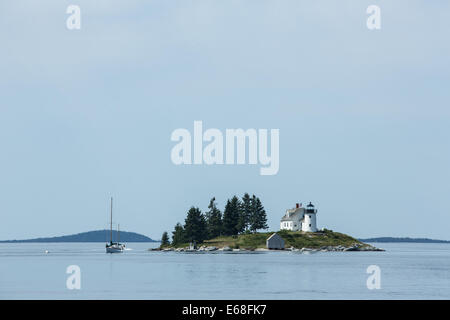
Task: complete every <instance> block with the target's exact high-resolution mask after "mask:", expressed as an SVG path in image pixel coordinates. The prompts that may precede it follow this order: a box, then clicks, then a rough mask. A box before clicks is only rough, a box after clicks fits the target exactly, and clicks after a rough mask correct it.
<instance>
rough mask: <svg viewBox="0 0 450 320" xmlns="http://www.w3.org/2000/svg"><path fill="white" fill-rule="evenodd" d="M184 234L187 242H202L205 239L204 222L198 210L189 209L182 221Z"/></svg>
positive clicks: (203, 217)
mask: <svg viewBox="0 0 450 320" xmlns="http://www.w3.org/2000/svg"><path fill="white" fill-rule="evenodd" d="M184 232H185V238H186V240H187V241H196V242H197V243H200V242H203V240H205V239H206V238H207V230H206V220H205V216H204V215H203V214H202V212H201V211H200V209H199V208H194V207H191V208H190V209H189V211H188V213H187V217H186V220H185V221H184Z"/></svg>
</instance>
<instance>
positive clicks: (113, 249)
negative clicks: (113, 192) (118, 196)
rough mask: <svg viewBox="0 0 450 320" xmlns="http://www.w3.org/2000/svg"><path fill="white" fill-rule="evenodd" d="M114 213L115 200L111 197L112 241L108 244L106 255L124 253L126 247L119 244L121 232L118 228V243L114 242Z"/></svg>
mask: <svg viewBox="0 0 450 320" xmlns="http://www.w3.org/2000/svg"><path fill="white" fill-rule="evenodd" d="M112 211H113V198H112V197H111V223H110V226H111V228H110V240H109V243H106V253H118V252H122V251H123V250H124V249H125V245H124V244H121V243H120V242H119V239H120V238H119V234H120V230H119V227H117V242H113V238H112V232H113V231H112Z"/></svg>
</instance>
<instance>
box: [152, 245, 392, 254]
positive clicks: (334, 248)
mask: <svg viewBox="0 0 450 320" xmlns="http://www.w3.org/2000/svg"><path fill="white" fill-rule="evenodd" d="M148 251H162V252H200V253H207V252H253V251H292V252H299V253H310V252H347V251H385V250H384V249H381V248H376V247H374V246H371V245H368V244H360V243H355V244H353V245H351V246H348V247H346V246H343V245H338V246H323V247H320V248H294V247H290V248H286V249H283V250H272V249H270V250H269V249H266V248H250V249H249V248H242V249H241V248H239V249H236V248H235V249H232V248H230V247H228V246H225V247H220V248H218V247H214V246H200V247H199V248H197V249H193V248H190V247H186V248H172V247H168V248H151V249H148Z"/></svg>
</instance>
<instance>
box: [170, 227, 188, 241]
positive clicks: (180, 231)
mask: <svg viewBox="0 0 450 320" xmlns="http://www.w3.org/2000/svg"><path fill="white" fill-rule="evenodd" d="M184 242H186V239H185V234H184V228H183V226H182V225H181V223H179V222H178V223H177V224H176V225H175V230H174V231H173V232H172V245H178V244H181V243H184Z"/></svg>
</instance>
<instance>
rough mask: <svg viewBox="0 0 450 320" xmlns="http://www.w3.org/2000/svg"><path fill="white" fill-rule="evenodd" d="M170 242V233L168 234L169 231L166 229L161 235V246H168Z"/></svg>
mask: <svg viewBox="0 0 450 320" xmlns="http://www.w3.org/2000/svg"><path fill="white" fill-rule="evenodd" d="M169 244H170V242H169V235H168V233H167V231H164V233H163V234H162V237H161V247H166V246H168V245H169Z"/></svg>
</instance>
